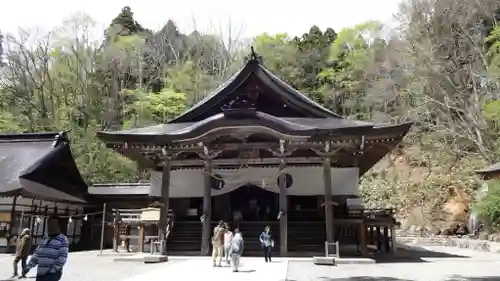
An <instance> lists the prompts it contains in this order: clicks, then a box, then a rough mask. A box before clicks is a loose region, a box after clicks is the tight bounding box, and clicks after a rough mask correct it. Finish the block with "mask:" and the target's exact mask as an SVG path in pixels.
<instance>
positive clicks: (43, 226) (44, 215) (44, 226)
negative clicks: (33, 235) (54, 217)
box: [41, 203, 49, 241]
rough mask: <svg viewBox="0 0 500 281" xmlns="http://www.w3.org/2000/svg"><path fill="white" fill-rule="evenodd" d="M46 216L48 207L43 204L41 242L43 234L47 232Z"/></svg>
mask: <svg viewBox="0 0 500 281" xmlns="http://www.w3.org/2000/svg"><path fill="white" fill-rule="evenodd" d="M48 215H49V206H47V203H45V210H44V211H43V223H42V235H41V236H42V241H43V237H45V234H46V233H45V232H46V230H47V227H46V226H47V218H48Z"/></svg>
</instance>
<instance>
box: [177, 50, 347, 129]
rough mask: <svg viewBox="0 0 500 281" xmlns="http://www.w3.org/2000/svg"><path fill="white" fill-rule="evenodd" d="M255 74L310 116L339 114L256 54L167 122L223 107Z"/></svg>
mask: <svg viewBox="0 0 500 281" xmlns="http://www.w3.org/2000/svg"><path fill="white" fill-rule="evenodd" d="M252 76H255V77H256V78H257V79H259V80H260V81H261V82H262V83H264V84H265V85H266V86H268V87H269V88H270V89H272V90H273V94H277V95H279V97H280V98H281V99H282V100H283V101H285V103H286V104H287V106H289V107H292V108H295V109H297V110H299V111H301V112H305V113H306V114H307V115H308V116H307V117H310V118H342V117H341V116H340V115H338V114H335V113H334V112H332V111H330V110H328V109H326V108H324V107H323V106H321V105H319V104H318V103H316V102H314V101H313V100H311V99H310V98H308V97H307V96H306V95H304V94H303V93H301V92H299V91H297V90H295V89H294V88H293V87H292V86H290V85H288V84H287V83H286V82H284V81H283V80H281V79H279V78H278V77H277V76H276V75H274V74H273V73H272V72H271V71H269V70H268V69H266V68H265V67H264V65H262V63H261V61H260V60H259V59H258V58H252V59H249V60H248V61H247V62H246V64H245V65H244V66H243V68H242V69H240V70H239V71H238V72H237V73H236V74H234V75H233V76H232V77H231V78H229V80H227V81H226V82H225V83H224V84H222V85H221V86H219V87H218V88H217V89H216V90H215V91H214V92H212V93H211V94H209V95H207V96H206V97H205V98H204V99H202V100H201V101H200V102H198V103H197V104H195V105H194V106H193V107H191V108H190V109H189V110H187V111H186V112H184V113H183V114H181V115H180V116H178V117H176V118H174V119H173V120H171V121H170V122H169V123H183V122H193V121H198V120H196V118H197V117H198V116H200V115H204V114H206V113H207V112H208V111H210V110H212V109H213V108H214V107H219V108H220V107H222V101H224V100H225V99H226V98H228V97H230V96H231V95H237V94H238V93H235V91H236V90H237V89H238V88H239V87H240V86H241V85H243V84H244V83H245V82H246V81H247V80H248V79H249V78H250V77H252Z"/></svg>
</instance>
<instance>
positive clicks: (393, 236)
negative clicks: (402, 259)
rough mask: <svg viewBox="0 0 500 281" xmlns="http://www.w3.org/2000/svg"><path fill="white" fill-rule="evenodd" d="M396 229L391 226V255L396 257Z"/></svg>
mask: <svg viewBox="0 0 500 281" xmlns="http://www.w3.org/2000/svg"><path fill="white" fill-rule="evenodd" d="M396 243H397V242H396V229H395V228H394V224H391V244H392V245H391V246H392V247H391V254H393V255H396V252H397V248H398V247H397V245H396Z"/></svg>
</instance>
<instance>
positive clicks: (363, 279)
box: [318, 276, 413, 281]
mask: <svg viewBox="0 0 500 281" xmlns="http://www.w3.org/2000/svg"><path fill="white" fill-rule="evenodd" d="M320 280H321V281H348V280H349V281H413V280H410V279H399V278H394V277H382V276H353V277H347V278H331V277H319V278H318V281H320Z"/></svg>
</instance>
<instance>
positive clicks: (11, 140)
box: [0, 133, 87, 203]
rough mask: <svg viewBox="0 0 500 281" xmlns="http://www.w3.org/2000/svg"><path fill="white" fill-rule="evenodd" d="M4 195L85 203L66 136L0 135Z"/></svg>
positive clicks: (84, 190) (83, 188)
mask: <svg viewBox="0 0 500 281" xmlns="http://www.w3.org/2000/svg"><path fill="white" fill-rule="evenodd" d="M0 181H1V182H2V184H0V195H1V196H23V197H34V198H39V199H46V200H53V201H61V202H62V201H64V202H79V203H85V202H86V201H85V197H86V194H87V185H86V184H85V181H84V180H83V178H82V176H81V175H80V172H79V170H78V168H77V166H76V163H75V160H74V158H73V155H72V153H71V149H70V146H69V142H68V140H67V139H66V136H65V133H35V134H0Z"/></svg>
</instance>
